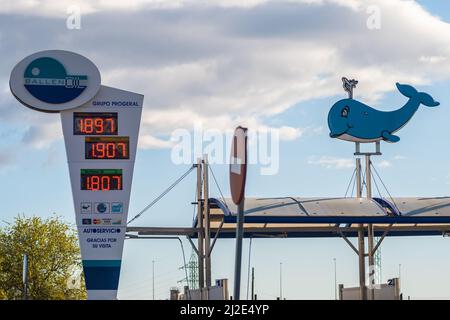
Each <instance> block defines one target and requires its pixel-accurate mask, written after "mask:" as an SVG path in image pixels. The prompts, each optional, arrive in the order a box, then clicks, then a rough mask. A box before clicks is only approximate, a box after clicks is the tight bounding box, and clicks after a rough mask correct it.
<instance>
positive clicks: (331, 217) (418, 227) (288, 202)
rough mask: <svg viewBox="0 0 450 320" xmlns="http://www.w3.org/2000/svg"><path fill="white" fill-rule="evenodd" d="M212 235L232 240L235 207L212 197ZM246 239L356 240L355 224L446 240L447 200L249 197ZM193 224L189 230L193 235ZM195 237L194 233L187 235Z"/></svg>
mask: <svg viewBox="0 0 450 320" xmlns="http://www.w3.org/2000/svg"><path fill="white" fill-rule="evenodd" d="M209 201H210V210H211V211H210V214H211V218H210V220H211V232H212V236H215V235H216V233H217V231H219V234H218V237H219V238H233V237H234V236H235V222H236V211H237V206H236V205H234V204H233V202H232V201H231V200H230V199H216V198H210V199H209ZM244 214H245V226H244V236H245V237H255V238H256V237H259V238H261V237H339V236H342V235H343V234H344V235H345V236H347V237H352V236H357V225H355V224H369V223H371V224H373V227H374V232H375V235H376V236H381V235H383V234H384V233H385V232H388V233H389V236H417V235H447V233H450V197H430V198H392V199H384V198H383V199H382V198H372V199H367V198H299V197H283V198H247V199H245V211H244ZM197 227H198V225H197V220H195V221H194V225H193V230H197ZM190 236H191V237H193V238H195V237H196V232H195V233H194V234H191V235H190Z"/></svg>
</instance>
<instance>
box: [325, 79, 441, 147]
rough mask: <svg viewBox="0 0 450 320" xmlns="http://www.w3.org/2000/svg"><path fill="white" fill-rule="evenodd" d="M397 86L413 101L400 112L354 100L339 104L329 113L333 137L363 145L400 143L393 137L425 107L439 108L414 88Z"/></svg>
mask: <svg viewBox="0 0 450 320" xmlns="http://www.w3.org/2000/svg"><path fill="white" fill-rule="evenodd" d="M396 85H397V88H398V90H399V91H400V93H401V94H403V95H404V96H405V97H408V98H409V100H408V102H407V103H406V104H405V105H404V106H403V107H401V108H400V109H398V110H394V111H388V112H386V111H380V110H376V109H374V108H372V107H369V106H368V105H366V104H364V103H362V102H359V101H358V100H354V99H342V100H339V101H338V102H336V103H335V104H334V105H333V106H332V107H331V109H330V112H329V113H328V127H329V128H330V137H332V138H338V139H341V140H347V141H352V142H362V143H365V142H377V141H380V140H384V141H387V142H398V141H399V140H400V138H399V137H398V136H396V135H394V134H393V133H395V132H396V131H398V130H400V129H401V128H402V127H403V126H404V125H405V124H406V123H408V121H409V120H410V119H411V118H412V116H413V115H414V113H415V112H416V111H417V109H418V108H419V106H420V105H421V104H423V105H425V106H427V107H436V106H438V105H439V102H437V101H435V100H434V99H433V98H432V97H431V96H430V95H429V94H427V93H424V92H419V91H417V90H416V89H415V88H414V87H412V86H410V85H406V84H399V83H397V84H396Z"/></svg>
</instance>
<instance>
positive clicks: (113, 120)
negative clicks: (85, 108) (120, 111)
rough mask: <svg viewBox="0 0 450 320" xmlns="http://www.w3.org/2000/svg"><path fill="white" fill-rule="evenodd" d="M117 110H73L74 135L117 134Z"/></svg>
mask: <svg viewBox="0 0 450 320" xmlns="http://www.w3.org/2000/svg"><path fill="white" fill-rule="evenodd" d="M117 128H118V123H117V112H74V113H73V134H74V135H117Z"/></svg>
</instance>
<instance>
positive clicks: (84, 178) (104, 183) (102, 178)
mask: <svg viewBox="0 0 450 320" xmlns="http://www.w3.org/2000/svg"><path fill="white" fill-rule="evenodd" d="M80 175H81V190H90V191H110V190H122V185H123V184H122V169H81V171H80Z"/></svg>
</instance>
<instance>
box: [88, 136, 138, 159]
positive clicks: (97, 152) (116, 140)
mask: <svg viewBox="0 0 450 320" xmlns="http://www.w3.org/2000/svg"><path fill="white" fill-rule="evenodd" d="M84 154H85V159H99V160H105V159H106V160H120V159H130V138H129V137H86V138H85V140H84Z"/></svg>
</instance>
